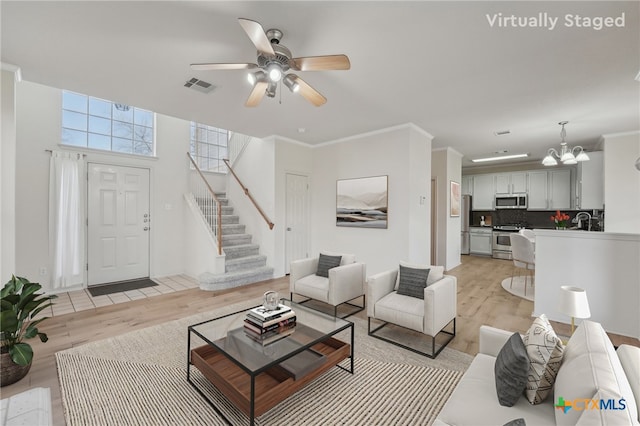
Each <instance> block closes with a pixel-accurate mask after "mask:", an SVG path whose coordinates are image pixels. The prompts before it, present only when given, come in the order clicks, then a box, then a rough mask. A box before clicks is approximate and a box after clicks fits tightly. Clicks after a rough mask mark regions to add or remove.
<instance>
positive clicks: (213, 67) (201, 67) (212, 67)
mask: <svg viewBox="0 0 640 426" xmlns="http://www.w3.org/2000/svg"><path fill="white" fill-rule="evenodd" d="M252 68H258V65H257V64H191V69H192V70H196V71H219V70H250V69H252Z"/></svg>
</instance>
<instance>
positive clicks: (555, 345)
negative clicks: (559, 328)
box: [523, 314, 564, 404]
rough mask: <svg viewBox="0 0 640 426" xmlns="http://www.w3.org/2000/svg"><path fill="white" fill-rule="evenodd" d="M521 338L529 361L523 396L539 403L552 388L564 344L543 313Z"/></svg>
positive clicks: (532, 402) (534, 402)
mask: <svg viewBox="0 0 640 426" xmlns="http://www.w3.org/2000/svg"><path fill="white" fill-rule="evenodd" d="M523 340H524V345H525V346H526V347H527V354H528V355H529V361H530V362H531V366H530V367H529V379H528V381H527V389H526V390H525V396H526V397H527V399H528V400H529V402H530V403H531V404H540V403H541V402H542V401H544V400H545V398H546V397H547V396H548V395H549V393H550V392H551V390H552V389H553V384H554V382H555V381H556V375H557V374H558V370H559V369H560V365H561V364H562V354H563V353H564V345H563V344H562V340H560V339H559V338H558V336H556V333H555V331H553V327H551V324H550V323H549V320H548V319H547V317H546V315H544V314H542V315H540V317H538V318H536V319H535V320H534V321H533V324H532V325H531V327H530V328H529V330H528V331H527V334H526V335H525V336H524V338H523Z"/></svg>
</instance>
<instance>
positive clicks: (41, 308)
mask: <svg viewBox="0 0 640 426" xmlns="http://www.w3.org/2000/svg"><path fill="white" fill-rule="evenodd" d="M49 306H53V303H47V304H46V305H42V306H40V307H39V308H38V309H36V310H35V311H33V312H32V313H31V319H33V318H35V316H36V315H38V314H39V313H40V312H42V311H43V310H44V309H46V308H48V307H49ZM47 318H48V317H47Z"/></svg>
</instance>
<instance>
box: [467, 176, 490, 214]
mask: <svg viewBox="0 0 640 426" xmlns="http://www.w3.org/2000/svg"><path fill="white" fill-rule="evenodd" d="M494 198H495V191H494V175H492V174H486V175H474V176H473V197H472V198H471V204H472V205H473V210H493V201H494Z"/></svg>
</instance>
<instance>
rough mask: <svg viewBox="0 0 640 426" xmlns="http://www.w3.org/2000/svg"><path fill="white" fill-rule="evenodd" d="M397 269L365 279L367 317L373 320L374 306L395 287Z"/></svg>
mask: <svg viewBox="0 0 640 426" xmlns="http://www.w3.org/2000/svg"><path fill="white" fill-rule="evenodd" d="M397 276H398V270H397V269H391V270H389V271H385V272H380V273H378V274H375V275H372V276H370V277H369V278H367V316H370V317H373V318H375V317H376V316H375V309H374V308H375V304H376V303H377V302H378V300H380V299H382V298H383V297H384V296H386V295H387V294H389V293H391V292H392V291H393V287H395V285H396V277H397Z"/></svg>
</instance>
